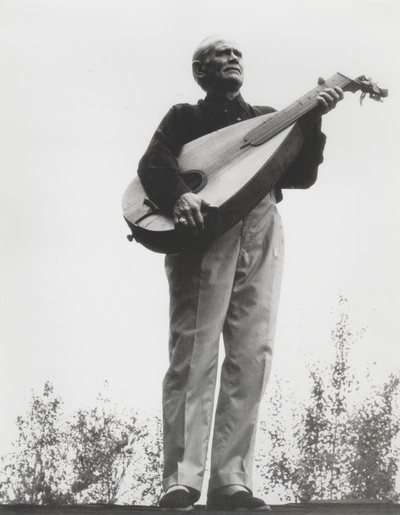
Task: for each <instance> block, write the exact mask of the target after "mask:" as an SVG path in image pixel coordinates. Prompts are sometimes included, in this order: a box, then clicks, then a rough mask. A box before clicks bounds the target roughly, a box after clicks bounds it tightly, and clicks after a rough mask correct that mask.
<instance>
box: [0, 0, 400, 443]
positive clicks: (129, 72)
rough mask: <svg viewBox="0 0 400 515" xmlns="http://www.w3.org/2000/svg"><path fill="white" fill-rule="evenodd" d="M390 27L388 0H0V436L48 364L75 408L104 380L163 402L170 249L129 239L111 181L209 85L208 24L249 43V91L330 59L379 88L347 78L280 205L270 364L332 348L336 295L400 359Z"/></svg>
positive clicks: (276, 97) (367, 352)
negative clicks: (200, 56) (353, 90)
mask: <svg viewBox="0 0 400 515" xmlns="http://www.w3.org/2000/svg"><path fill="white" fill-rule="evenodd" d="M399 26H400V3H399V2H397V1H396V0H392V1H390V0H388V1H385V0H381V1H379V0H346V1H340V0H336V1H335V0H302V1H301V2H299V1H297V0H281V1H280V2H276V1H275V0H190V1H188V0H169V1H165V0H147V1H146V2H139V1H138V2H135V1H132V0H0V38H1V41H0V47H1V54H0V69H1V70H2V71H1V76H0V106H1V113H2V115H1V121H0V131H1V137H0V146H1V149H0V176H1V189H0V197H1V204H0V205H1V208H0V209H1V218H0V234H1V253H0V260H1V262H0V263H1V264H0V266H1V272H2V274H1V278H0V281H1V282H0V295H1V297H0V299H1V300H0V302H1V311H0V335H1V340H0V345H1V347H0V353H1V354H0V453H1V452H4V450H6V449H8V447H9V442H10V441H11V439H12V438H14V436H15V432H14V422H15V419H16V417H17V415H19V414H22V413H23V412H24V410H25V408H26V400H27V399H28V398H29V397H30V392H31V389H34V390H35V391H36V392H37V393H39V392H40V391H41V390H42V388H43V384H44V382H45V381H46V380H48V379H49V380H51V381H53V383H54V386H55V389H56V391H57V392H58V393H59V394H60V395H61V396H62V397H63V399H64V400H65V401H66V403H67V405H68V406H69V407H71V408H75V407H78V406H79V405H80V404H90V403H91V402H92V401H93V399H94V397H95V395H96V392H97V391H98V390H99V389H100V388H101V385H102V383H103V381H104V380H105V379H108V380H109V382H110V384H111V387H112V389H113V391H114V393H115V395H116V396H117V397H122V396H123V397H124V399H125V400H126V402H127V403H129V404H131V405H133V406H138V407H142V408H146V409H150V410H153V409H158V408H159V406H160V393H161V381H162V377H163V374H164V372H165V369H166V366H167V329H168V292H167V285H166V280H165V277H164V271H163V256H161V255H157V254H154V253H151V252H150V251H148V250H146V249H144V248H142V247H140V246H139V245H137V244H135V243H128V241H127V239H126V235H127V234H128V227H127V226H126V224H125V222H124V220H123V218H122V211H121V198H122V195H123V192H124V190H125V188H126V186H127V185H128V183H129V182H130V180H131V179H132V177H133V176H134V174H135V173H136V166H137V162H138V160H139V159H140V157H141V155H142V154H143V152H144V151H145V148H146V146H147V144H148V141H149V139H150V137H151V135H152V133H153V132H154V130H155V128H156V126H157V125H158V123H159V121H160V120H161V118H162V116H163V115H164V114H165V113H166V111H167V110H168V109H169V107H170V106H171V105H173V104H175V103H178V102H189V103H195V102H196V101H197V100H198V99H199V98H201V97H202V91H201V90H200V89H199V88H198V86H197V85H196V84H195V83H194V81H193V79H192V75H191V67H190V62H191V55H192V52H193V50H194V48H195V47H196V46H197V44H198V43H199V42H200V41H201V40H202V39H204V38H205V37H206V36H208V35H211V34H215V33H220V34H224V35H226V36H227V37H229V38H231V39H234V40H236V41H237V42H238V44H239V45H240V46H241V48H242V49H243V53H244V63H245V69H246V79H245V85H244V87H243V91H242V92H243V96H244V97H245V99H246V100H247V101H248V102H250V103H252V104H258V105H262V104H264V105H272V106H274V107H276V108H278V109H279V108H283V107H285V106H286V105H288V104H289V103H291V102H292V101H294V100H295V99H296V98H298V97H300V96H301V95H303V94H304V93H306V92H307V91H309V90H311V89H312V88H313V87H314V86H315V85H316V82H317V79H318V77H319V76H323V77H325V78H328V77H330V76H331V75H333V74H334V73H335V72H337V71H338V72H341V73H344V74H346V75H348V76H350V77H357V76H359V75H361V74H366V75H368V76H369V75H371V76H372V77H373V78H374V80H377V81H378V82H379V85H381V86H382V87H388V88H389V90H390V92H389V98H388V99H387V100H386V101H385V102H384V103H383V104H379V103H376V102H373V101H371V100H368V99H366V100H365V102H364V105H363V107H362V108H360V106H359V101H358V97H359V94H357V95H352V94H350V93H347V94H346V98H345V100H344V101H343V102H342V103H341V104H340V105H339V106H338V107H337V109H336V110H335V111H333V112H332V113H331V114H329V115H328V116H327V117H325V118H324V122H323V130H324V132H325V133H326V134H327V136H328V143H327V147H326V152H325V162H324V164H323V165H322V166H321V167H320V176H319V180H318V182H317V184H316V185H315V186H314V187H313V188H312V189H310V190H309V191H305V192H304V191H295V192H290V193H286V194H285V199H284V201H283V202H282V204H280V210H281V213H282V216H283V219H284V226H285V233H286V244H287V250H286V265H285V266H286V268H285V276H284V284H283V290H282V298H281V310H280V315H279V327H278V334H277V340H276V349H277V350H276V359H275V364H274V374H275V375H276V376H280V377H283V378H284V379H289V378H291V380H292V381H296V380H297V377H296V375H297V376H298V377H299V378H300V377H301V374H302V371H303V370H304V363H305V362H306V361H307V360H308V359H310V357H309V356H310V355H312V356H314V357H321V358H324V357H325V356H326V355H327V354H329V353H330V352H331V347H332V345H331V341H330V332H331V330H332V329H333V328H334V325H335V323H336V321H337V306H338V298H339V294H343V295H345V296H346V297H347V298H348V299H349V302H350V306H351V309H352V312H351V318H352V320H353V322H354V327H355V330H357V329H361V328H366V329H367V330H366V332H365V334H364V336H363V338H362V340H361V342H360V344H359V345H358V347H357V349H356V351H355V355H356V357H357V360H358V361H360V363H363V362H364V361H365V362H367V361H375V362H376V363H377V365H376V367H375V369H376V370H377V372H380V373H383V374H384V373H387V370H389V369H391V368H393V367H395V366H397V365H398V363H399V362H400V359H399V358H400V345H399V343H400V342H399V336H400V316H399V313H400V232H399V230H398V224H399V221H400V203H399V202H398V199H397V196H398V191H399V190H400V174H399V173H398V171H397V169H398V163H399V162H400V145H399V141H400V139H399V136H400V121H399V120H400V117H399V114H400V101H399V95H398V87H399V85H400V70H399V67H398V52H399V48H400V46H399V43H400V41H399ZM298 380H300V379H298Z"/></svg>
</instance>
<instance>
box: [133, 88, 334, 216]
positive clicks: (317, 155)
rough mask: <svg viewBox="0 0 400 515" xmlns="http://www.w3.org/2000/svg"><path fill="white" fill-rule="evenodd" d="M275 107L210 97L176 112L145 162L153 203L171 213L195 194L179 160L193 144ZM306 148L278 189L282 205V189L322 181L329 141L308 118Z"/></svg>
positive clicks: (142, 170)
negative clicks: (320, 168) (320, 170)
mask: <svg viewBox="0 0 400 515" xmlns="http://www.w3.org/2000/svg"><path fill="white" fill-rule="evenodd" d="M274 111H275V109H273V108H271V107H258V106H251V105H249V104H247V102H245V101H244V100H243V98H242V96H241V95H239V96H237V97H236V98H235V99H233V100H230V99H228V98H227V97H226V96H224V95H215V94H208V95H207V96H206V98H205V99H204V100H199V102H198V104H197V106H193V105H190V104H177V105H175V106H173V107H172V108H171V109H170V110H169V111H168V113H167V114H166V116H165V117H164V118H163V120H162V122H161V124H160V125H159V127H158V128H157V130H156V132H155V133H154V136H153V138H152V140H151V142H150V145H149V147H148V148H147V150H146V152H145V154H144V156H143V157H142V159H141V160H140V162H139V168H138V175H139V177H140V180H141V182H142V184H143V187H144V189H145V190H146V193H147V195H148V196H149V197H150V198H151V200H152V201H153V202H154V203H155V204H156V205H157V206H158V207H159V208H160V209H161V210H162V211H164V212H171V211H172V208H173V206H174V204H175V202H176V200H177V199H178V198H179V197H180V196H181V195H182V194H183V193H186V192H189V191H190V189H189V188H188V186H187V185H186V184H185V183H184V181H183V180H182V179H181V178H180V173H179V168H178V163H177V159H176V155H177V154H178V152H179V149H180V148H181V147H182V146H183V145H184V144H186V143H188V142H189V141H192V140H194V139H196V138H199V137H200V136H204V135H205V134H209V133H210V132H213V131H215V130H218V129H222V128H224V127H227V126H228V125H233V124H234V123H238V122H240V121H242V120H248V119H250V118H254V117H256V116H260V115H263V114H267V113H272V112H274ZM299 124H300V127H301V129H302V131H303V134H304V136H305V143H304V145H303V147H302V148H301V150H300V152H299V154H298V155H297V157H296V159H295V160H294V161H293V163H292V165H291V166H290V167H289V169H288V170H287V171H286V173H285V175H284V176H283V178H282V179H281V180H280V181H279V183H278V184H277V185H276V194H277V200H278V201H279V200H281V199H282V193H281V189H282V188H309V187H310V186H312V185H313V184H314V182H315V181H316V180H317V172H318V165H319V164H321V163H322V161H323V150H324V147H325V140H326V137H325V135H324V134H323V133H322V132H321V117H320V116H319V117H315V115H313V114H312V113H308V114H307V115H305V116H303V117H302V118H301V119H300V120H299Z"/></svg>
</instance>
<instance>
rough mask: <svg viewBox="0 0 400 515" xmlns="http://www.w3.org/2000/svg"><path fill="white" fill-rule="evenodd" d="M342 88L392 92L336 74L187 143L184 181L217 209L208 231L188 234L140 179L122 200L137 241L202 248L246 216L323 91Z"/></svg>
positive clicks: (172, 249) (284, 165)
mask: <svg viewBox="0 0 400 515" xmlns="http://www.w3.org/2000/svg"><path fill="white" fill-rule="evenodd" d="M335 86H339V87H340V88H342V89H343V91H350V92H353V93H355V92H356V91H361V92H362V94H361V101H362V100H363V98H364V97H365V95H366V94H369V96H370V98H372V99H374V100H379V101H382V99H383V98H384V97H387V95H388V91H387V90H385V89H381V88H378V86H377V85H376V84H375V83H373V82H371V81H370V80H368V79H367V78H366V77H365V76H361V77H358V78H357V79H349V78H348V77H345V76H344V75H342V74H340V73H336V74H335V75H333V76H332V77H331V78H330V79H328V80H326V81H324V82H323V83H322V84H319V85H318V86H317V87H315V88H314V89H312V90H311V91H310V92H309V93H307V94H306V95H304V96H302V97H301V98H299V99H298V100H296V101H295V102H293V103H292V104H290V105H289V106H288V107H286V108H285V109H282V110H281V111H276V112H274V113H269V114H265V115H261V116H258V117H256V118H252V119H250V120H245V121H243V122H239V123H236V124H234V125H230V126H228V127H225V128H223V129H220V130H217V131H215V132H212V133H210V134H207V135H205V136H202V137H200V138H198V139H196V140H193V141H191V142H190V143H187V144H186V145H184V146H183V147H182V148H181V150H180V152H179V155H178V156H177V160H178V165H179V170H180V173H181V176H182V179H183V180H184V181H185V182H186V184H187V185H188V186H189V187H190V188H191V190H192V191H193V192H195V193H198V194H199V196H201V197H202V198H203V199H204V200H206V201H207V202H209V203H210V204H211V205H214V206H216V209H214V210H212V211H210V212H208V213H204V233H203V234H202V235H201V236H198V237H190V236H183V235H182V233H181V232H180V231H177V230H176V229H175V227H174V222H173V219H172V216H171V215H170V214H167V213H163V212H161V211H160V209H159V208H158V207H157V206H156V205H155V204H154V203H153V202H152V201H151V200H150V199H149V198H148V197H147V195H146V192H145V190H144V189H143V186H142V184H141V182H140V179H139V178H138V177H136V178H135V179H133V181H132V182H131V183H130V184H129V186H128V188H127V189H126V191H125V194H124V196H123V200H122V209H123V215H124V218H125V220H126V222H127V223H128V225H129V227H130V229H131V232H132V234H130V235H129V236H128V239H129V240H130V241H132V240H136V241H137V242H139V243H141V244H142V245H144V246H145V247H146V248H148V249H150V250H152V251H154V252H160V253H164V254H171V253H178V252H181V251H183V250H186V249H196V248H198V247H202V246H204V245H205V244H207V243H208V242H210V241H212V240H213V239H214V238H216V237H218V236H220V235H221V234H223V233H224V232H226V231H227V230H229V229H230V228H231V227H233V226H234V225H235V224H236V223H238V222H239V221H240V220H241V219H242V218H244V217H245V216H246V215H247V214H248V213H249V212H250V211H251V210H252V209H253V208H254V207H255V206H256V205H257V204H258V203H259V202H260V201H261V200H262V199H263V198H264V197H265V195H267V194H268V193H269V192H270V191H271V190H272V188H273V187H274V186H275V185H276V184H277V182H278V181H279V179H280V178H281V177H282V176H283V175H284V173H285V171H286V170H287V169H288V167H289V166H290V164H291V163H292V161H293V160H294V158H295V157H296V155H297V154H298V152H299V151H300V149H301V147H302V145H303V143H304V137H303V135H302V131H301V129H300V127H299V125H298V124H297V123H296V121H297V120H298V119H299V118H300V117H301V116H303V115H304V114H306V113H307V112H309V111H311V110H312V109H314V108H315V107H316V106H317V104H318V100H317V97H318V95H319V93H320V92H321V91H322V90H323V89H325V88H333V87H335Z"/></svg>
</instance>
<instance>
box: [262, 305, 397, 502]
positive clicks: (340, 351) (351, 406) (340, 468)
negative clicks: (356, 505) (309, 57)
mask: <svg viewBox="0 0 400 515" xmlns="http://www.w3.org/2000/svg"><path fill="white" fill-rule="evenodd" d="M340 306H341V308H342V311H341V313H340V317H339V321H338V323H337V325H336V328H335V329H334V331H333V332H332V340H333V344H334V349H335V357H334V360H333V362H332V363H331V364H330V365H329V366H328V367H326V368H323V367H322V366H321V365H320V364H317V365H313V366H310V367H309V377H310V380H311V389H310V397H309V399H307V400H306V401H304V402H303V403H296V404H293V405H292V406H291V419H292V420H293V425H292V427H291V428H290V429H288V428H284V427H283V426H282V424H280V425H278V426H277V422H276V417H277V413H279V412H280V411H281V410H282V393H281V392H280V391H278V392H274V394H273V396H272V399H271V409H270V420H271V423H270V425H269V426H266V425H265V423H264V425H262V426H261V432H262V433H263V434H264V440H265V441H267V445H268V449H269V450H270V451H271V456H269V457H268V458H267V461H266V462H265V463H264V467H261V474H262V475H263V477H264V478H265V480H266V482H267V484H268V487H264V491H265V492H267V493H268V492H270V491H272V490H274V491H275V492H276V490H277V491H278V495H281V492H282V491H284V498H285V499H286V500H297V501H298V500H300V501H311V500H318V499H319V500H321V499H346V498H347V499H355V498H357V499H360V498H365V499H381V500H398V499H399V495H398V493H396V485H395V480H396V475H397V472H398V466H397V460H398V456H399V452H398V448H397V446H396V438H397V436H398V435H399V432H400V425H399V415H398V410H395V409H394V405H395V401H396V397H397V394H398V391H399V375H398V374H397V375H392V376H390V377H389V379H388V380H387V381H386V382H385V383H384V384H383V385H376V384H371V377H369V383H370V392H369V395H368V396H367V397H366V398H364V399H360V391H359V387H358V382H357V380H356V379H355V377H354V373H352V370H351V367H350V361H349V353H350V351H351V348H352V346H353V345H354V342H355V339H354V337H353V334H352V331H351V330H350V328H349V320H348V314H347V308H348V306H347V301H346V299H344V298H343V297H341V299H340ZM277 432H279V433H280V434H277ZM291 436H293V443H294V448H292V449H291V452H288V444H287V439H288V438H291Z"/></svg>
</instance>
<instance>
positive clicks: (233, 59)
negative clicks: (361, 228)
mask: <svg viewBox="0 0 400 515" xmlns="http://www.w3.org/2000/svg"><path fill="white" fill-rule="evenodd" d="M232 61H234V62H236V63H238V62H239V57H238V56H237V55H236V54H235V53H234V52H233V50H231V53H230V55H229V62H232Z"/></svg>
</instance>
